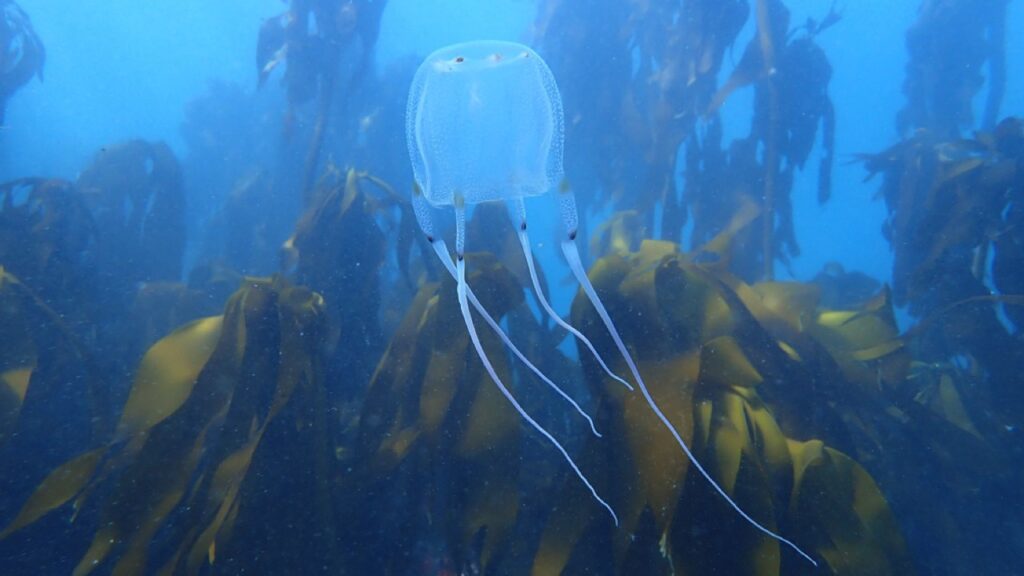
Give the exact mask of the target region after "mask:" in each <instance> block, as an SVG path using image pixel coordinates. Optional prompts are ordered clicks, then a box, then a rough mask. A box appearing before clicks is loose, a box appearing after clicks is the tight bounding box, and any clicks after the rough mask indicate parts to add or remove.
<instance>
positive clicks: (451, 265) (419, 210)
mask: <svg viewBox="0 0 1024 576" xmlns="http://www.w3.org/2000/svg"><path fill="white" fill-rule="evenodd" d="M415 192H416V193H414V194H413V199H412V204H413V210H414V211H415V214H416V221H417V222H418V223H419V225H420V230H422V231H423V233H424V234H425V235H426V236H427V243H428V244H430V246H431V247H432V248H433V249H434V253H435V254H437V257H438V259H439V260H441V264H442V265H443V266H444V267H445V269H446V270H448V273H449V274H450V275H451V277H452V279H453V280H456V281H458V275H457V272H456V270H455V262H454V261H453V260H452V255H451V254H450V253H449V252H448V245H447V244H445V241H444V240H443V239H441V238H439V237H437V236H435V235H434V221H433V218H431V210H432V209H431V207H430V205H429V204H427V201H426V200H425V199H424V198H423V195H422V194H420V193H419V188H418V187H417V188H416V190H415ZM466 296H467V297H468V298H469V303H470V304H472V305H473V308H475V309H476V311H477V313H479V314H480V315H481V316H483V318H484V320H485V321H486V322H487V325H488V326H490V327H491V330H493V331H494V332H495V333H496V334H497V335H498V337H499V338H501V341H502V343H503V344H505V346H507V347H508V348H509V350H511V351H512V353H513V354H515V355H516V358H519V360H520V361H521V362H522V363H523V364H525V365H526V367H527V368H529V369H530V371H531V372H533V373H534V375H535V376H537V377H538V378H540V379H541V381H542V382H544V383H545V384H547V385H548V386H549V387H550V388H551V389H552V390H554V391H555V392H556V393H557V394H558V395H559V396H561V397H562V398H563V399H564V400H565V401H566V402H568V403H569V404H570V405H571V406H572V407H573V408H574V409H575V410H576V412H577V413H579V415H580V416H582V417H583V419H584V420H586V421H587V424H589V425H590V431H591V432H593V434H594V436H597V437H598V438H601V433H600V432H598V431H597V426H596V425H595V424H594V419H593V418H591V417H590V415H589V414H587V412H586V411H585V410H584V409H583V407H582V406H580V405H579V403H578V402H576V400H574V399H573V398H572V396H569V395H568V394H566V393H565V391H564V390H562V389H561V388H560V387H559V386H558V385H557V384H555V383H554V382H553V381H552V380H551V379H550V378H548V377H547V375H545V374H544V373H543V372H541V370H540V368H537V366H536V365H534V363H533V362H530V360H529V358H527V357H526V355H525V354H523V353H522V351H520V350H519V348H518V347H517V346H516V345H515V344H514V343H513V342H512V340H511V339H510V338H509V336H508V334H506V333H505V331H504V330H503V329H502V328H501V325H499V324H498V322H497V321H496V320H495V319H494V317H493V316H491V315H490V313H489V312H487V310H486V309H485V308H484V305H483V304H482V303H481V302H480V300H479V299H478V298H477V297H476V294H475V293H473V289H472V288H470V287H469V286H468V285H467V286H466Z"/></svg>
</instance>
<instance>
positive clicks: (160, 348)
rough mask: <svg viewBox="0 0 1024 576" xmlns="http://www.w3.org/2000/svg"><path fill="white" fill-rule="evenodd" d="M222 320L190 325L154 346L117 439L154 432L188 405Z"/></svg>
mask: <svg viewBox="0 0 1024 576" xmlns="http://www.w3.org/2000/svg"><path fill="white" fill-rule="evenodd" d="M223 320H224V318H223V316H211V317H209V318H202V319H199V320H195V321H194V322H190V323H188V324H186V325H185V326H183V327H181V328H179V329H177V330H175V331H174V332H172V333H171V334H170V335H168V336H166V337H164V338H162V339H161V340H160V341H159V342H157V343H156V344H154V345H153V346H152V347H151V348H150V349H149V350H148V351H147V352H146V355H145V356H144V357H143V359H142V364H141V365H140V366H139V370H138V372H137V373H136V375H135V384H134V385H133V386H132V390H131V393H130V394H129V395H128V401H127V402H126V403H125V407H124V412H123V413H122V414H121V421H120V423H119V424H118V426H117V437H118V438H126V437H128V436H132V435H134V434H137V433H139V432H141V431H143V430H146V429H149V428H152V427H153V426H155V425H156V424H157V423H158V422H160V421H162V420H163V419H165V418H167V417H168V416H170V415H171V414H173V413H174V411H175V410H177V409H178V408H180V407H181V405H182V404H184V403H185V400H186V399H187V398H188V396H189V394H191V393H192V387H193V386H194V385H195V382H196V378H197V377H198V376H199V372H200V371H201V370H202V369H203V367H204V366H205V365H206V362H207V360H209V359H210V355H211V354H213V350H214V348H215V347H216V345H217V340H218V339H219V338H220V334H221V326H222V323H223Z"/></svg>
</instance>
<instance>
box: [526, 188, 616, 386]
mask: <svg viewBox="0 0 1024 576" xmlns="http://www.w3.org/2000/svg"><path fill="white" fill-rule="evenodd" d="M515 203H516V208H517V209H518V212H519V222H520V223H519V228H517V229H516V234H517V235H518V236H519V244H520V245H521V246H522V248H523V256H524V257H525V258H526V267H527V268H528V269H529V270H530V280H531V281H532V282H533V291H534V292H536V293H537V301H538V302H540V305H541V307H542V308H544V311H545V312H547V314H548V316H550V317H551V319H552V320H554V321H555V323H556V324H558V325H559V326H561V327H562V328H565V329H566V330H568V331H569V333H570V334H572V335H573V336H575V337H576V338H578V339H579V341H580V342H583V344H584V345H585V346H586V347H587V349H588V350H590V353H591V354H593V355H594V358H595V359H596V360H597V363H598V364H600V365H601V368H602V369H604V371H605V373H606V374H608V376H610V377H611V378H612V379H613V380H617V381H618V382H621V383H622V385H623V386H625V387H626V388H628V389H629V390H630V391H632V390H633V385H632V384H630V383H629V382H626V381H625V380H624V379H622V378H620V377H619V376H618V375H617V374H615V373H614V372H612V369H611V368H609V367H608V364H607V363H605V361H604V358H602V357H601V354H599V353H598V351H597V348H595V347H594V344H593V343H591V342H590V339H589V338H587V337H586V336H584V335H583V333H582V332H580V331H579V330H577V329H576V327H575V326H573V325H571V324H569V323H568V322H566V321H565V320H563V319H562V317H561V316H559V315H558V313H557V312H555V309H554V308H552V307H551V304H550V303H548V299H547V297H545V296H544V290H543V289H542V288H541V285H540V278H538V276H537V267H536V265H535V264H534V261H533V251H532V250H531V249H530V237H529V236H528V235H527V233H526V205H525V203H524V202H523V199H522V198H517V199H516V201H515Z"/></svg>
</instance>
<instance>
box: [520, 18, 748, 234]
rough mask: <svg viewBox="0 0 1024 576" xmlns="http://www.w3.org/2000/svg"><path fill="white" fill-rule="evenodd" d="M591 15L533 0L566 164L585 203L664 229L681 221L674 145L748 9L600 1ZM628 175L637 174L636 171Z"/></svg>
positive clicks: (687, 133) (691, 126)
mask: <svg viewBox="0 0 1024 576" xmlns="http://www.w3.org/2000/svg"><path fill="white" fill-rule="evenodd" d="M591 9H592V11H593V12H594V13H600V14H602V17H601V18H590V17H588V16H587V14H586V13H584V12H581V11H579V10H578V7H577V6H576V5H575V4H574V3H572V2H565V1H562V0H550V1H548V2H544V3H541V4H540V5H539V7H538V16H537V21H536V24H535V30H536V32H535V34H536V43H537V44H538V45H539V47H540V50H541V53H542V54H543V55H544V57H545V60H546V61H547V62H548V64H549V65H550V66H551V68H552V71H553V72H554V74H555V76H556V77H558V78H559V79H560V80H559V85H560V88H561V90H562V97H563V103H564V106H565V116H566V118H567V120H568V121H567V122H566V131H567V134H566V138H567V140H568V141H570V142H574V143H576V145H574V146H572V147H570V148H567V150H566V153H567V157H566V172H567V176H568V178H569V179H570V181H572V182H573V184H574V186H575V187H576V188H579V189H582V190H586V191H587V194H583V195H580V196H579V199H580V201H581V203H582V205H581V217H582V218H584V219H585V218H586V216H587V211H588V208H589V206H590V202H594V206H595V208H597V207H599V206H601V205H605V204H608V203H612V204H613V205H614V206H615V207H616V209H620V210H628V209H635V210H638V211H640V213H641V214H644V215H645V216H646V217H647V222H646V224H647V226H648V228H649V229H651V230H653V229H654V226H655V223H654V220H653V216H651V215H652V214H653V213H654V207H655V205H657V204H661V205H662V206H663V212H664V218H663V222H662V223H661V229H662V234H663V236H664V237H665V238H669V239H672V238H677V237H678V235H679V234H680V231H681V229H682V226H683V224H684V223H685V218H686V215H685V212H684V211H682V210H681V208H682V204H681V203H680V193H681V191H680V190H677V189H676V186H675V182H674V179H675V177H674V172H675V161H676V151H677V149H678V148H679V145H680V144H681V143H682V142H683V141H684V140H686V139H687V138H692V135H693V133H694V130H695V126H696V124H697V120H698V119H699V118H700V117H701V115H702V114H703V112H704V110H705V109H706V108H707V105H708V102H709V101H710V98H711V96H712V95H713V94H714V92H715V83H716V80H715V79H716V76H717V75H718V73H719V70H720V68H721V66H722V62H723V59H724V58H725V54H726V51H727V50H728V49H729V47H730V46H731V45H732V43H733V42H734V41H735V38H736V37H737V35H738V34H739V32H740V30H741V29H742V27H743V24H744V21H745V20H746V18H747V12H748V10H747V6H746V3H745V2H741V1H739V0H736V1H732V0H730V1H728V2H721V1H708V0H700V1H694V2H682V3H679V2H665V1H659V2H615V1H609V2H599V3H598V4H596V5H593V6H592V7H591ZM636 174H641V175H642V177H641V178H640V179H639V180H638V179H637V177H636Z"/></svg>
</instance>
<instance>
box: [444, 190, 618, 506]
mask: <svg viewBox="0 0 1024 576" xmlns="http://www.w3.org/2000/svg"><path fill="white" fill-rule="evenodd" d="M465 225H466V215H465V207H464V206H459V205H456V207H455V227H456V239H457V240H458V239H460V238H463V239H464V238H465V230H464V227H465ZM464 246H465V244H464V240H463V243H462V245H459V246H458V248H457V251H456V264H455V271H456V275H455V282H456V291H457V295H458V298H459V310H461V311H462V319H463V321H464V322H465V323H466V330H467V331H468V332H469V338H470V340H471V341H472V342H473V347H474V348H475V349H476V355H477V356H479V357H480V361H481V362H482V363H483V365H484V369H485V370H487V374H488V375H489V376H490V377H491V380H493V381H494V384H495V385H497V387H498V390H500V391H501V393H502V395H503V396H505V399H507V400H508V401H509V403H511V404H512V407H513V408H515V410H516V412H518V413H519V416H521V417H522V418H523V419H524V420H526V421H527V422H528V423H529V424H530V426H532V427H533V429H534V430H536V431H537V432H539V433H540V434H541V435H542V436H544V437H545V438H547V440H548V441H549V442H551V444H553V445H554V447H555V448H556V449H558V451H559V452H561V454H562V457H563V458H565V460H566V462H568V463H569V466H570V467H572V469H573V471H574V472H576V476H577V477H578V478H579V479H580V481H581V482H583V484H584V485H585V486H586V487H587V489H588V490H590V494H591V496H593V497H594V499H595V500H597V502H598V503H599V504H601V506H603V507H604V508H605V510H607V511H608V513H609V514H611V516H612V520H613V521H614V522H615V525H616V526H618V525H619V517H618V516H617V515H616V514H615V510H613V509H612V507H611V505H610V504H608V502H607V501H605V500H604V498H601V496H600V495H599V494H598V493H597V489H596V488H594V485H593V484H591V483H590V480H588V479H587V477H586V475H585V474H583V471H582V470H580V468H579V466H577V465H576V461H574V460H573V459H572V456H570V455H569V452H568V451H566V449H565V447H564V446H562V444H561V443H560V442H559V441H558V440H556V439H555V437H554V436H552V435H551V433H550V432H548V431H547V429H545V428H544V426H542V425H541V424H540V423H539V422H537V421H536V420H534V419H533V417H532V416H530V414H529V413H528V412H527V411H526V410H525V409H524V408H523V407H522V406H521V405H520V404H519V401H517V400H516V399H515V396H513V395H512V392H511V391H509V389H508V388H507V387H506V386H505V384H504V382H502V381H501V378H499V377H498V373H497V372H496V371H495V370H494V366H493V365H492V364H491V361H490V359H488V358H487V354H486V353H485V352H484V347H483V344H481V343H480V337H479V335H478V334H477V332H476V328H475V327H474V325H473V316H472V314H470V312H469V302H468V296H467V294H468V292H469V286H468V285H467V284H466V259H465V255H464V252H463V247H464Z"/></svg>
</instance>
